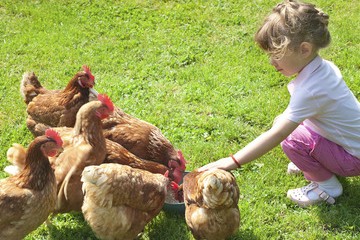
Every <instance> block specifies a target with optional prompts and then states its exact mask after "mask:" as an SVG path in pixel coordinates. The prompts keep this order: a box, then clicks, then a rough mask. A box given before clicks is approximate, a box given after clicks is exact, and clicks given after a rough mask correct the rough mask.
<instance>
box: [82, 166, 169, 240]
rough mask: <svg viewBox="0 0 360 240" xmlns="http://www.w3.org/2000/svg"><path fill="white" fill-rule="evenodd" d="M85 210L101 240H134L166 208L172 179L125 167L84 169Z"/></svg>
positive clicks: (91, 225) (92, 167)
mask: <svg viewBox="0 0 360 240" xmlns="http://www.w3.org/2000/svg"><path fill="white" fill-rule="evenodd" d="M81 181H82V182H83V191H84V195H85V196H84V205H83V206H82V211H83V214H84V217H85V220H86V221H87V222H88V224H89V225H90V227H91V228H92V230H93V231H94V233H95V234H96V236H97V237H99V238H100V239H112V240H133V239H134V238H135V237H136V236H137V235H138V234H139V233H140V232H141V231H142V230H143V229H144V227H145V226H146V224H147V223H148V222H150V221H151V220H152V219H153V218H154V217H155V216H156V215H157V214H158V213H159V212H160V211H161V209H162V206H163V204H164V201H165V196H166V191H167V185H168V183H169V181H168V179H167V178H166V177H164V176H163V175H161V174H153V173H150V172H148V171H144V170H141V169H136V168H132V167H129V166H126V165H121V164H113V163H109V164H102V165H100V166H88V167H86V168H85V169H84V171H83V174H82V178H81Z"/></svg>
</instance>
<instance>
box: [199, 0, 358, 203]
mask: <svg viewBox="0 0 360 240" xmlns="http://www.w3.org/2000/svg"><path fill="white" fill-rule="evenodd" d="M328 20H329V17H328V15H326V14H325V13H323V12H322V11H321V10H320V9H318V8H316V7H315V6H314V5H312V4H308V3H301V2H297V1H291V0H285V1H284V2H283V3H280V4H278V5H277V6H276V7H275V8H274V9H273V11H272V13H271V14H270V15H269V16H268V17H267V18H266V19H265V22H264V24H263V25H262V27H260V29H259V30H258V32H257V33H256V35H255V41H256V42H257V44H258V45H259V46H260V47H261V48H262V49H263V50H264V51H265V52H266V53H267V54H269V57H270V62H271V64H272V65H273V66H274V68H275V69H276V71H278V72H281V73H282V74H283V75H285V76H288V77H290V76H293V75H296V78H295V79H294V80H293V81H291V82H290V83H289V85H288V90H289V92H290V96H291V97H290V102H289V104H288V107H287V108H286V110H285V111H284V112H283V114H281V115H280V116H279V117H277V118H276V119H275V121H274V124H273V126H272V128H271V129H270V130H268V131H267V132H265V133H263V134H262V135H260V136H259V137H257V138H256V139H255V140H253V141H252V142H251V143H249V144H248V145H247V146H245V147H244V148H243V149H241V150H240V151H238V152H237V153H235V154H234V155H231V156H230V157H226V158H222V159H220V160H218V161H215V162H212V163H209V164H207V165H205V166H203V167H201V168H199V169H198V171H205V170H208V169H210V168H222V169H226V170H232V169H235V168H237V167H240V166H241V165H243V164H245V163H248V162H250V161H253V160H255V159H257V158H259V157H261V156H262V155H264V154H265V153H267V152H268V151H270V150H271V149H273V148H274V147H275V146H277V145H278V144H280V143H281V147H282V149H283V151H284V152H285V154H286V155H287V157H288V158H289V159H290V160H291V162H290V164H289V166H288V173H290V174H291V173H298V172H300V171H301V172H303V174H304V176H305V178H306V179H307V180H309V181H310V184H309V185H307V186H305V187H301V188H297V189H291V190H289V191H288V193H287V196H288V198H290V199H291V200H292V201H293V202H295V203H297V204H299V205H300V206H303V207H305V206H309V205H312V204H316V203H319V202H321V201H325V202H327V203H329V204H333V203H334V202H335V198H336V197H338V196H340V195H341V194H342V190H343V189H342V185H341V183H340V182H339V181H338V179H337V177H336V175H338V176H355V175H360V104H359V102H358V101H357V99H356V98H355V97H354V95H353V94H352V92H351V91H350V90H349V88H348V87H347V86H346V83H345V82H344V80H343V78H342V76H341V73H340V71H339V69H338V68H337V67H336V66H335V65H334V64H333V63H332V62H329V61H326V60H324V59H322V58H321V57H320V56H319V55H318V52H319V49H321V48H324V47H326V46H327V45H328V44H329V43H330V33H329V31H328V28H327V26H328Z"/></svg>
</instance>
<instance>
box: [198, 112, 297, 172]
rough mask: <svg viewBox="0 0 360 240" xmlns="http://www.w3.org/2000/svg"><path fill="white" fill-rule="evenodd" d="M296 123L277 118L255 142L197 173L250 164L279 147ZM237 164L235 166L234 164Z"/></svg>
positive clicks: (205, 166)
mask: <svg viewBox="0 0 360 240" xmlns="http://www.w3.org/2000/svg"><path fill="white" fill-rule="evenodd" d="M298 125H299V124H298V123H295V122H293V121H290V120H288V119H286V118H283V117H279V118H277V119H276V121H275V122H274V125H273V126H272V128H271V129H270V130H268V131H266V132H265V133H263V134H261V135H260V136H259V137H257V138H256V139H255V140H253V141H252V142H250V143H249V144H248V145H246V146H245V147H244V148H243V149H241V150H239V151H238V152H237V153H235V154H234V155H233V157H226V158H222V159H219V160H217V161H215V162H212V163H209V164H206V165H204V166H202V167H200V168H199V169H198V171H206V170H209V169H212V168H220V169H224V170H232V169H236V168H237V167H238V166H241V165H243V164H245V163H248V162H251V161H253V160H255V159H257V158H259V157H261V156H262V155H264V154H265V153H267V152H269V151H270V150H271V149H273V148H274V147H276V146H277V145H279V144H280V143H281V142H282V141H283V140H284V139H285V138H286V137H287V136H288V135H289V134H290V133H292V132H293V131H294V130H295V129H296V128H297V126H298ZM235 161H236V162H237V163H238V164H236V162H235Z"/></svg>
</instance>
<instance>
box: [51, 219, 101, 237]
mask: <svg viewBox="0 0 360 240" xmlns="http://www.w3.org/2000/svg"><path fill="white" fill-rule="evenodd" d="M51 223H52V224H51V225H49V226H48V230H49V235H50V236H49V239H52V240H58V239H59V240H60V239H67V240H72V239H73V240H98V238H97V237H96V236H95V235H94V233H93V232H92V230H91V228H90V226H89V225H88V224H87V223H86V221H85V220H84V217H83V215H82V213H75V212H74V213H66V214H59V215H57V216H55V217H53V218H52V219H51Z"/></svg>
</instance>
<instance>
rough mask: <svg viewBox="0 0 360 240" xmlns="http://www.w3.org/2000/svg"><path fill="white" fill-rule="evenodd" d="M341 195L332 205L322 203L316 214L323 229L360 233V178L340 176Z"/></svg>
mask: <svg viewBox="0 0 360 240" xmlns="http://www.w3.org/2000/svg"><path fill="white" fill-rule="evenodd" d="M340 181H341V183H342V184H343V189H344V191H343V195H341V196H340V197H339V198H337V199H336V203H335V205H333V206H329V205H326V204H322V205H321V206H320V207H319V208H318V215H319V218H320V219H321V221H322V222H323V224H324V228H325V229H329V230H331V231H337V232H347V233H352V234H360V178H359V177H352V178H341V179H340Z"/></svg>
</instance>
